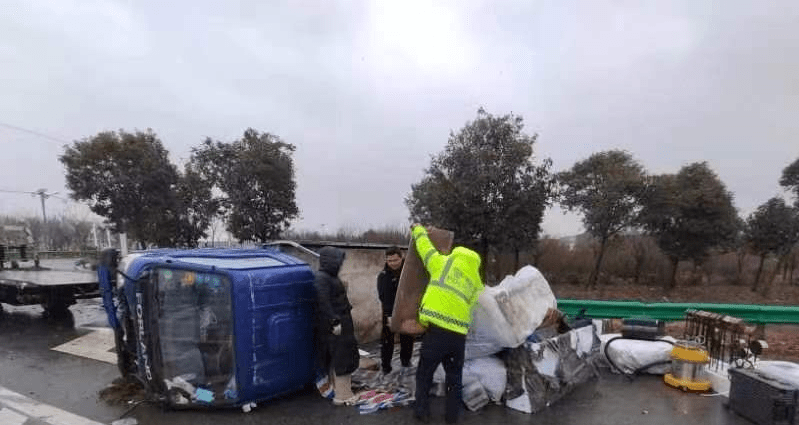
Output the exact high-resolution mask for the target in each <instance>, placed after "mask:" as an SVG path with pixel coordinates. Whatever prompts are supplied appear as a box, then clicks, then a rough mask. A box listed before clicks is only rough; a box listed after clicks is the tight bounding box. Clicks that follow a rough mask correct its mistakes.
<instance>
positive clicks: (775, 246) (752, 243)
mask: <svg viewBox="0 0 799 425" xmlns="http://www.w3.org/2000/svg"><path fill="white" fill-rule="evenodd" d="M746 224H747V227H746V241H747V243H748V245H749V247H750V248H751V249H752V251H754V252H755V253H756V254H758V255H759V256H760V265H759V266H758V268H757V274H756V275H755V281H754V282H753V283H752V291H756V290H757V286H758V283H759V282H760V277H761V274H762V272H763V263H765V261H766V257H767V256H768V255H771V254H773V255H776V256H777V257H779V258H780V259H782V258H784V257H785V256H786V255H787V254H789V253H790V252H791V248H793V246H794V244H796V242H797V240H799V217H797V212H796V209H794V208H791V207H790V206H788V205H786V204H785V201H784V200H783V199H782V198H771V199H769V200H768V201H766V203H765V204H763V205H761V206H759V207H757V210H755V211H754V212H753V213H752V214H750V215H749V218H747V220H746ZM779 266H780V265H778V266H777V268H778V269H779Z"/></svg>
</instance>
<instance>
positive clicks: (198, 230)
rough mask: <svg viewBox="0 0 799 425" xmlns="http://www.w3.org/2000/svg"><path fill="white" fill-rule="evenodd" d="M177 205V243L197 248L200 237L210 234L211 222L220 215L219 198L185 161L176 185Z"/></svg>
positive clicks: (175, 218)
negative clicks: (214, 195)
mask: <svg viewBox="0 0 799 425" xmlns="http://www.w3.org/2000/svg"><path fill="white" fill-rule="evenodd" d="M174 202H175V204H176V206H175V208H174V211H175V212H176V215H175V216H174V217H173V220H174V223H175V226H176V227H177V231H176V234H177V241H176V242H177V243H178V244H179V245H183V246H189V247H196V246H197V243H198V241H199V240H200V239H202V238H204V237H206V236H207V230H208V228H209V227H210V225H211V221H212V220H213V219H214V217H216V216H217V215H218V214H219V200H217V199H215V198H214V197H213V194H212V186H211V184H210V182H209V181H208V180H206V179H205V178H203V176H202V175H201V174H200V173H199V172H197V171H195V170H194V169H193V168H192V166H191V164H186V167H185V169H184V171H183V173H182V174H181V175H180V178H179V179H178V182H177V185H176V187H175V193H174Z"/></svg>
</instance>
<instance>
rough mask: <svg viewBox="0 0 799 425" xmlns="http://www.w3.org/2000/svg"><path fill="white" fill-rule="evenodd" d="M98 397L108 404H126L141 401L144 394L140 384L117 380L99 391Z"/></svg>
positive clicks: (132, 381) (121, 379) (122, 379)
mask: <svg viewBox="0 0 799 425" xmlns="http://www.w3.org/2000/svg"><path fill="white" fill-rule="evenodd" d="M99 396H100V399H102V400H104V401H105V402H106V403H109V404H128V403H136V402H140V401H143V400H144V398H145V393H144V387H143V386H142V384H141V383H140V382H138V381H136V380H126V379H125V378H117V379H115V380H114V382H112V383H111V385H109V386H108V387H106V388H103V389H102V390H100V393H99Z"/></svg>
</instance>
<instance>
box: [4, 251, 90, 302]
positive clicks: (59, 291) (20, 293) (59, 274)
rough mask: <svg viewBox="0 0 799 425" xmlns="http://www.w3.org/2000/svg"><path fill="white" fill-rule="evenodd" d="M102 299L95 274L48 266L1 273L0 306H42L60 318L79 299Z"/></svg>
mask: <svg viewBox="0 0 799 425" xmlns="http://www.w3.org/2000/svg"><path fill="white" fill-rule="evenodd" d="M61 263H64V261H62V262H61ZM67 263H69V261H67ZM99 297H100V290H99V284H98V281H97V273H96V272H95V271H92V270H78V269H76V270H64V267H60V268H47V267H46V265H45V267H44V268H42V269H33V268H31V269H18V270H0V303H6V304H9V305H13V306H22V305H36V304H39V305H41V306H42V307H43V308H44V310H45V313H46V314H48V315H57V314H62V313H65V312H66V311H67V309H68V308H69V306H71V305H73V304H75V302H76V301H77V300H79V299H87V298H99ZM0 310H2V304H0Z"/></svg>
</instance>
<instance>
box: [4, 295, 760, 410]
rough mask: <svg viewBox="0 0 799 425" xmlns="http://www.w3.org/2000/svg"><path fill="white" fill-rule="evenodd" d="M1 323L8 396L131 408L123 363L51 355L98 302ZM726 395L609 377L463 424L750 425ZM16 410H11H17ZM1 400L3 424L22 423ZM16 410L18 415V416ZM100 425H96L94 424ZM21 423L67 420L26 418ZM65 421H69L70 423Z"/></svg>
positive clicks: (83, 327)
mask: <svg viewBox="0 0 799 425" xmlns="http://www.w3.org/2000/svg"><path fill="white" fill-rule="evenodd" d="M4 307H5V313H4V314H3V315H2V317H0V395H1V394H2V392H3V389H6V390H10V391H11V392H13V393H15V394H19V395H22V396H25V397H27V398H30V399H32V400H35V401H38V402H40V403H45V404H46V405H49V406H52V407H54V408H57V409H61V410H63V411H65V412H70V413H72V414H75V415H79V416H80V417H82V418H84V419H85V420H86V421H85V422H70V423H83V424H92V425H93V424H94V422H97V423H103V424H110V423H111V422H113V421H114V420H117V419H119V417H120V415H122V414H123V413H125V412H126V411H127V410H128V408H129V406H125V405H109V404H107V403H106V402H105V401H102V400H100V399H99V397H98V392H99V391H100V390H102V389H103V388H105V387H107V386H108V385H109V384H110V383H111V382H112V381H113V380H114V379H115V378H117V377H118V371H117V368H116V366H115V365H113V364H110V363H108V362H103V361H98V360H95V359H91V358H86V357H81V356H76V355H72V354H66V353H63V352H58V351H54V350H52V348H53V347H56V346H59V345H61V344H64V343H66V342H68V341H71V340H73V339H75V338H79V337H83V336H86V335H87V334H89V333H90V332H94V331H95V329H96V328H97V327H103V326H106V324H105V319H104V312H103V310H102V307H101V306H100V301H99V300H97V299H93V300H81V301H79V302H78V304H77V305H75V306H72V307H71V308H70V311H71V312H72V314H71V317H68V318H66V319H60V320H55V319H49V318H44V317H43V316H42V309H41V308H40V307H36V306H29V307H10V306H8V305H5V306H4ZM725 402H726V399H725V398H724V397H721V396H701V395H696V394H687V393H682V392H680V391H677V390H674V389H672V388H669V387H666V386H665V385H664V384H663V382H662V379H661V378H660V377H654V376H644V377H639V378H638V379H636V380H635V381H633V382H628V381H627V380H625V379H624V378H622V377H620V376H614V375H608V374H603V376H602V377H601V378H600V379H599V380H597V381H595V382H591V383H589V384H586V385H584V386H582V387H580V388H578V389H577V390H575V391H574V392H573V393H571V394H569V395H568V396H566V397H565V398H563V399H562V400H560V401H559V402H558V403H556V404H555V405H553V406H550V407H549V408H547V409H545V410H544V411H542V412H539V413H537V414H534V415H527V414H523V413H520V412H516V411H513V410H510V409H507V408H505V407H502V406H495V405H491V406H488V407H487V408H485V409H483V410H482V411H480V412H477V413H473V412H465V413H464V416H463V418H462V421H461V423H463V424H481V425H482V424H485V423H510V424H530V423H535V424H600V425H602V424H613V425H619V424H673V423H684V424H718V425H722V424H747V423H749V422H747V421H746V420H745V419H743V418H741V417H738V416H736V415H735V414H734V413H732V412H730V411H729V410H727V408H726V407H725V405H724V403H725ZM9 408H10V409H9ZM13 409H14V407H13V406H8V405H7V404H6V405H4V403H3V398H2V397H0V419H2V418H3V416H2V414H3V412H5V413H6V414H8V415H12V416H8V417H15V416H13V415H17V417H18V416H19V415H18V413H25V412H18V411H14V410H13ZM443 409H444V406H443V399H441V398H437V399H434V402H433V414H434V423H436V422H441V423H443ZM15 412H16V413H15ZM130 415H131V416H132V417H135V418H136V419H137V420H138V423H139V424H154V425H161V424H169V425H183V424H185V425H206V424H209V425H210V424H237V425H247V424H263V423H270V424H295V423H296V424H310V423H319V424H344V423H358V424H381V425H390V424H399V423H413V422H414V421H413V418H412V416H411V409H409V408H397V409H395V410H390V411H382V412H379V413H376V414H369V415H360V414H359V412H358V410H357V408H353V407H334V406H332V405H331V404H330V402H329V401H326V400H323V399H322V398H321V397H320V396H319V395H318V394H317V393H316V392H315V391H314V390H312V389H310V388H309V389H308V390H305V391H303V392H300V393H298V394H294V395H292V396H288V397H283V398H280V399H277V400H272V401H269V402H265V403H262V404H261V405H259V406H258V407H257V408H255V409H254V410H253V411H252V412H250V413H242V412H241V410H239V409H231V410H225V411H164V410H162V409H160V408H159V407H157V406H153V405H150V404H142V405H139V406H138V407H135V408H134V410H133V411H132V412H131V414H130ZM92 421H94V422H92ZM18 423H19V424H20V425H22V424H23V423H24V424H25V425H33V424H44V423H51V424H56V423H59V422H57V421H55V420H53V421H50V422H46V421H43V420H36V419H28V420H27V422H18ZM62 423H66V422H62Z"/></svg>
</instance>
